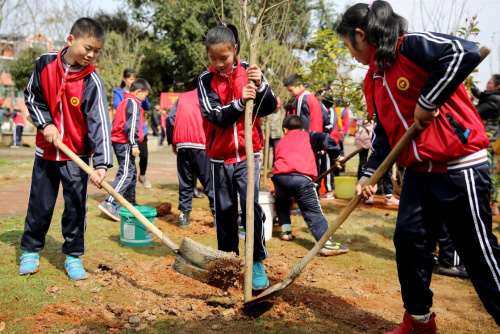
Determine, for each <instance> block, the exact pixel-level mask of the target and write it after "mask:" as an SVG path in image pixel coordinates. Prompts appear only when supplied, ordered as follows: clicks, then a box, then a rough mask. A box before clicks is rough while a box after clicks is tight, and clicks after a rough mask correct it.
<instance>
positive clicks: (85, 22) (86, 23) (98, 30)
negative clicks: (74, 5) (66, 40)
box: [69, 17, 106, 42]
mask: <svg viewBox="0 0 500 334" xmlns="http://www.w3.org/2000/svg"><path fill="white" fill-rule="evenodd" d="M69 33H70V34H71V35H73V36H74V37H75V38H81V37H85V36H89V37H95V38H96V39H97V40H98V41H101V42H104V41H105V40H106V30H104V28H103V26H102V25H101V24H100V23H99V22H97V21H96V20H94V19H91V18H88V17H81V18H79V19H78V20H76V21H75V23H73V26H72V27H71V31H70V32H69Z"/></svg>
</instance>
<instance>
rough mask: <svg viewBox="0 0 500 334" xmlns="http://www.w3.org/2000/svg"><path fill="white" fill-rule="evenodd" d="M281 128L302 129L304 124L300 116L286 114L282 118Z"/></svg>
mask: <svg viewBox="0 0 500 334" xmlns="http://www.w3.org/2000/svg"><path fill="white" fill-rule="evenodd" d="M283 128H284V129H288V130H304V124H303V123H302V119H301V118H300V116H297V115H288V116H286V117H285V119H284V120H283Z"/></svg>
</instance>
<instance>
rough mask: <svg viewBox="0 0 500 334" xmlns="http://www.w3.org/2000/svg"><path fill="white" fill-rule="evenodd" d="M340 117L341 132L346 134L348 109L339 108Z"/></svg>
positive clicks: (347, 130) (348, 121) (347, 131)
mask: <svg viewBox="0 0 500 334" xmlns="http://www.w3.org/2000/svg"><path fill="white" fill-rule="evenodd" d="M340 118H341V119H342V133H344V135H347V134H348V133H349V123H350V120H349V109H347V108H345V107H342V109H340Z"/></svg>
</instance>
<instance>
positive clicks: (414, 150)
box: [382, 73, 422, 162]
mask: <svg viewBox="0 0 500 334" xmlns="http://www.w3.org/2000/svg"><path fill="white" fill-rule="evenodd" d="M382 79H383V81H382V82H383V85H384V87H385V89H386V90H387V92H388V93H389V97H390V98H391V101H392V104H393V105H394V108H395V109H396V113H397V114H398V117H399V119H400V121H401V123H403V126H404V127H405V130H406V131H408V129H409V126H408V123H406V120H405V119H404V117H403V115H402V114H401V112H400V111H399V107H398V104H397V102H396V100H395V99H394V96H393V95H392V92H391V89H390V88H389V85H388V84H387V80H386V78H385V73H384V76H383V77H382ZM411 145H412V147H413V153H414V154H415V158H417V160H418V161H420V162H422V159H420V156H419V155H418V151H417V144H416V143H415V140H412V141H411Z"/></svg>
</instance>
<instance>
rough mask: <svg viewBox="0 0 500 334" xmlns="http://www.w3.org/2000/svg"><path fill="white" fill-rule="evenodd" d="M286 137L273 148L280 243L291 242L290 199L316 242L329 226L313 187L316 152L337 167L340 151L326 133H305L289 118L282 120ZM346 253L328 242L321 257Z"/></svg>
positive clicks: (294, 117) (299, 122)
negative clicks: (293, 201)
mask: <svg viewBox="0 0 500 334" xmlns="http://www.w3.org/2000/svg"><path fill="white" fill-rule="evenodd" d="M283 132H284V133H285V135H284V136H283V138H282V139H281V140H280V142H279V143H278V145H277V146H276V161H275V163H274V168H273V176H272V180H273V183H274V187H275V191H276V213H277V214H278V221H279V223H280V226H281V239H282V240H291V239H292V226H291V221H290V205H291V204H292V197H293V198H294V199H295V201H296V202H297V204H298V205H299V208H300V211H301V213H302V216H303V217H304V220H305V221H306V224H307V227H309V231H311V233H312V234H313V236H314V239H316V241H318V240H319V239H321V237H322V236H323V234H325V232H326V231H327V230H328V222H327V221H326V219H325V216H324V215H323V211H322V210H321V205H320V204H319V199H318V194H317V193H316V184H314V183H313V180H314V179H315V178H316V176H317V169H316V152H318V151H321V150H326V151H327V153H328V155H329V156H331V157H332V158H333V159H335V163H336V164H338V167H340V160H339V157H340V150H339V148H338V146H337V144H336V143H335V141H334V140H333V138H332V137H330V135H329V134H327V133H320V132H313V131H304V126H303V124H302V119H301V118H300V117H299V116H297V115H288V116H286V117H285V119H284V120H283ZM348 251H349V249H348V248H347V247H345V246H342V245H341V244H339V243H338V242H332V241H331V240H329V241H327V242H326V244H325V245H324V246H323V248H322V249H321V250H320V254H321V255H324V256H331V255H338V254H343V253H347V252H348Z"/></svg>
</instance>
